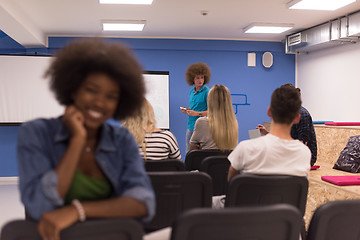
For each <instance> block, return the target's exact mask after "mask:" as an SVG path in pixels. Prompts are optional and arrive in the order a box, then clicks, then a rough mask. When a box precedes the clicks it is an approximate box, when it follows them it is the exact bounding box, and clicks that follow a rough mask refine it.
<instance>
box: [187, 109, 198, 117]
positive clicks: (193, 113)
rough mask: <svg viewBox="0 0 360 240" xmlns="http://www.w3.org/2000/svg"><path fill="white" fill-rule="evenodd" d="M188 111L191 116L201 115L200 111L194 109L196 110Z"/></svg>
mask: <svg viewBox="0 0 360 240" xmlns="http://www.w3.org/2000/svg"><path fill="white" fill-rule="evenodd" d="M186 113H187V114H188V115H189V116H199V114H198V112H196V111H194V110H186Z"/></svg>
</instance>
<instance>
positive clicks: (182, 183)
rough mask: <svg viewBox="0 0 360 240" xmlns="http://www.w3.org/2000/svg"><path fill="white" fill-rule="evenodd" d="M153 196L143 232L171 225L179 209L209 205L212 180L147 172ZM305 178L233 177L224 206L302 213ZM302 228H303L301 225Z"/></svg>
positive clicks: (201, 175) (200, 174) (199, 175)
mask: <svg viewBox="0 0 360 240" xmlns="http://www.w3.org/2000/svg"><path fill="white" fill-rule="evenodd" d="M148 174H149V177H150V179H151V182H152V184H153V188H154V191H155V195H156V202H157V210H156V215H155V217H154V219H153V220H152V221H151V222H150V223H148V224H146V225H145V230H146V232H151V231H155V230H158V229H161V228H164V227H168V226H171V224H172V222H173V221H174V220H175V219H176V218H177V217H178V216H179V215H180V214H181V213H183V212H185V211H187V210H189V209H193V208H210V207H211V205H212V196H213V194H212V189H213V188H212V179H211V177H210V176H209V175H208V174H206V173H204V172H149V173H148ZM307 192H308V180H307V179H306V178H305V177H297V176H285V175H269V176H264V175H247V174H241V175H237V176H235V177H233V178H232V179H231V181H230V183H229V188H228V192H227V194H226V200H225V207H226V208H229V207H249V206H264V205H272V204H277V203H285V204H291V205H293V206H294V207H296V208H297V209H299V211H300V213H301V215H302V216H303V215H304V213H305V206H306V198H307ZM304 230H305V228H304Z"/></svg>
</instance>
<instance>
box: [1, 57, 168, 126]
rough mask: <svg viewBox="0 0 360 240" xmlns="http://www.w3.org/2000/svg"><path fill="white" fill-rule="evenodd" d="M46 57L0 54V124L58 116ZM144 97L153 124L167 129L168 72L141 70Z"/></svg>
mask: <svg viewBox="0 0 360 240" xmlns="http://www.w3.org/2000/svg"><path fill="white" fill-rule="evenodd" d="M52 59H53V58H52V57H50V56H9V55H0V123H2V124H9V123H10V124H11V123H13V124H18V123H22V122H25V121H29V120H32V119H35V118H50V117H57V116H59V115H62V114H63V112H64V107H63V106H61V105H59V103H58V102H57V101H56V99H55V96H54V94H53V93H52V92H51V91H50V89H49V85H48V81H47V79H45V78H44V77H43V76H44V73H45V71H46V69H47V68H48V66H49V65H50V62H51V60H52ZM143 76H144V81H145V85H146V90H147V92H146V98H147V99H148V100H149V102H150V103H151V104H152V105H153V107H154V110H155V115H156V120H157V127H158V128H162V129H169V72H157V71H150V72H144V74H143Z"/></svg>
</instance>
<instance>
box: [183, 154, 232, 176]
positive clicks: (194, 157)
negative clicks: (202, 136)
mask: <svg viewBox="0 0 360 240" xmlns="http://www.w3.org/2000/svg"><path fill="white" fill-rule="evenodd" d="M230 152H231V151H220V150H217V149H208V150H204V149H198V150H192V151H189V152H188V153H187V154H186V156H185V169H186V170H187V171H193V170H199V169H200V163H201V161H202V160H203V159H204V158H206V157H209V156H219V155H223V156H228V155H229V153H230Z"/></svg>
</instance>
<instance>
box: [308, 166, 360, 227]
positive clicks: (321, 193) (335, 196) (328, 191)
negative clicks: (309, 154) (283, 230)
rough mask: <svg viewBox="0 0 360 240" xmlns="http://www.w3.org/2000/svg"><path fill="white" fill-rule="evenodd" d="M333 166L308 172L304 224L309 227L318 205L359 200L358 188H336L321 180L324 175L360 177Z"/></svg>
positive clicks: (359, 191)
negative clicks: (345, 200) (336, 201)
mask: <svg viewBox="0 0 360 240" xmlns="http://www.w3.org/2000/svg"><path fill="white" fill-rule="evenodd" d="M332 166H333V165H330V164H324V163H322V164H320V168H319V169H317V170H312V171H310V175H309V193H308V198H307V203H306V211H305V223H306V226H309V223H310V220H311V217H312V215H313V213H314V211H315V210H316V208H318V207H319V206H320V205H322V204H324V203H326V202H329V201H334V200H344V199H360V185H359V186H337V185H334V184H331V183H328V182H325V181H323V180H321V176H326V175H333V176H338V175H342V176H344V175H360V174H353V173H348V172H344V171H339V170H335V169H332Z"/></svg>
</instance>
